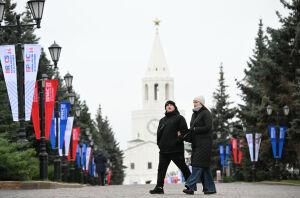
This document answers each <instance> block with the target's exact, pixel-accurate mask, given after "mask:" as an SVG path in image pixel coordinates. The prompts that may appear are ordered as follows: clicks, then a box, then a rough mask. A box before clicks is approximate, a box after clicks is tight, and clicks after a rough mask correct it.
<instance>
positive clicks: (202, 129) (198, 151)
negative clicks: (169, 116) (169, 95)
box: [184, 108, 212, 168]
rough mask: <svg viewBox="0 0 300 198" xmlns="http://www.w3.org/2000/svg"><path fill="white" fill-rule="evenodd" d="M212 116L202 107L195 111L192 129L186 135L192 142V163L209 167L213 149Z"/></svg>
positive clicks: (191, 124)
mask: <svg viewBox="0 0 300 198" xmlns="http://www.w3.org/2000/svg"><path fill="white" fill-rule="evenodd" d="M211 128H212V118H211V114H210V112H209V111H208V110H206V109H203V108H201V109H200V110H199V111H197V112H194V113H193V115H192V119H191V123H190V131H189V133H188V134H187V135H186V136H185V138H184V139H185V140H186V141H187V142H191V143H192V156H191V165H192V166H195V167H201V168H205V167H209V166H210V159H211V151H212V130H211Z"/></svg>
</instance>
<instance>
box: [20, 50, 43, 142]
mask: <svg viewBox="0 0 300 198" xmlns="http://www.w3.org/2000/svg"><path fill="white" fill-rule="evenodd" d="M40 55H41V46H40V45H36V44H24V71H25V72H24V76H25V77H24V81H25V120H27V121H29V120H30V114H31V107H32V100H33V94H34V86H35V81H36V75H37V71H38V66H39V60H40ZM47 139H49V136H48V138H47Z"/></svg>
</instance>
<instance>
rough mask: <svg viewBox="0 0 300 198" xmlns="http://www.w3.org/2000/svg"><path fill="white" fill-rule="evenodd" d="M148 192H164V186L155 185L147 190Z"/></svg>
mask: <svg viewBox="0 0 300 198" xmlns="http://www.w3.org/2000/svg"><path fill="white" fill-rule="evenodd" d="M149 193H150V194H164V188H163V187H161V186H155V188H154V189H153V190H150V191H149Z"/></svg>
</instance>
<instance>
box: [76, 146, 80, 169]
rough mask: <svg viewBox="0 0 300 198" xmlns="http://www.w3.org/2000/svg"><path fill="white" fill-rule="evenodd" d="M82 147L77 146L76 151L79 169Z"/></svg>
mask: <svg viewBox="0 0 300 198" xmlns="http://www.w3.org/2000/svg"><path fill="white" fill-rule="evenodd" d="M80 157H81V156H80V145H78V146H77V150H76V160H77V166H78V168H80Z"/></svg>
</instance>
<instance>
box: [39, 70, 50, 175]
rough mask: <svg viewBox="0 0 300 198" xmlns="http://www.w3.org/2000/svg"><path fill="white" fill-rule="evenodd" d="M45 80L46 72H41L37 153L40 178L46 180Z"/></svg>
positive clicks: (46, 78) (46, 77)
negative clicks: (38, 148) (39, 141)
mask: <svg viewBox="0 0 300 198" xmlns="http://www.w3.org/2000/svg"><path fill="white" fill-rule="evenodd" d="M45 80H48V76H47V74H42V78H41V79H40V86H39V87H40V94H39V95H40V97H39V100H40V101H39V104H40V115H41V116H40V126H41V127H40V128H41V143H40V147H41V151H40V154H39V158H40V179H41V180H47V179H48V153H47V152H46V141H45V116H44V115H45V112H44V107H43V105H44V88H45Z"/></svg>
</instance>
